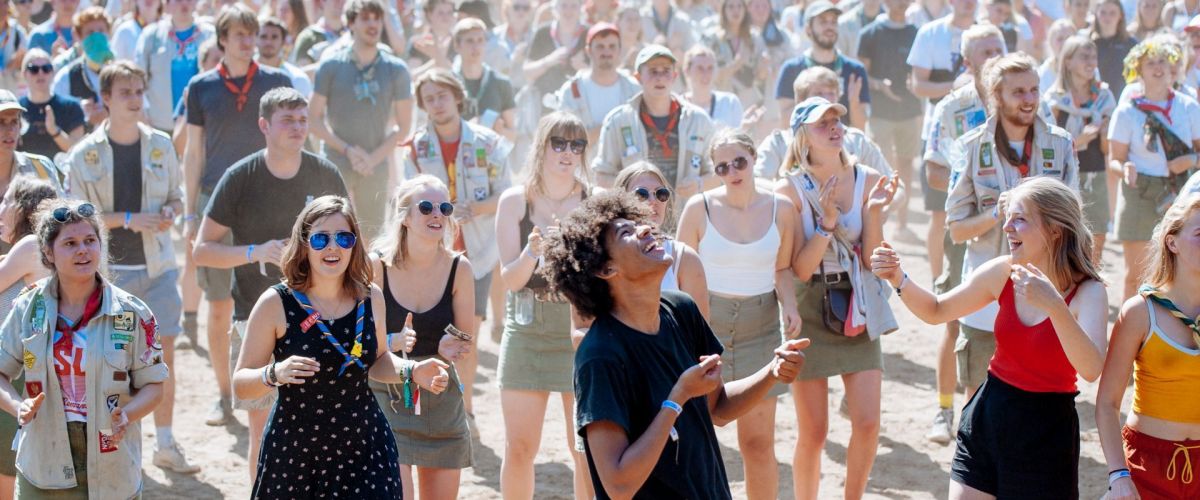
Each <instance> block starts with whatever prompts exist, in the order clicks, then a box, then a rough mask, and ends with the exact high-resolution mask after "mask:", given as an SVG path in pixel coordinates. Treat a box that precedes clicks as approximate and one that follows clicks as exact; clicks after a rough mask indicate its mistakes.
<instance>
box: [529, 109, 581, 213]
mask: <svg viewBox="0 0 1200 500" xmlns="http://www.w3.org/2000/svg"><path fill="white" fill-rule="evenodd" d="M551 137H562V138H564V139H566V140H568V141H573V140H575V139H585V140H586V139H587V127H584V126H583V122H582V121H581V120H580V119H579V117H577V116H575V115H574V114H571V113H568V112H565V111H555V112H553V113H550V114H548V115H546V116H543V117H542V119H541V120H539V121H538V128H537V133H536V134H535V135H534V136H533V149H531V150H530V151H531V152H532V154H530V155H529V160H528V163H526V165H525V196H526V197H529V196H530V195H533V194H540V195H544V194H546V182H545V179H544V178H543V177H542V163H544V162H545V161H546V147H547V146H549V145H550V138H551ZM589 146H592V145H591V144H589ZM591 178H592V171H591V170H590V169H589V168H588V164H587V148H584V151H583V154H581V155H579V171H578V172H576V174H575V179H576V180H577V181H578V182H579V183H580V184H582V185H583V188H584V190H585V191H586V190H587V188H588V187H589V186H591Z"/></svg>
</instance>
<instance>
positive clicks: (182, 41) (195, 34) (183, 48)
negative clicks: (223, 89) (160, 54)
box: [171, 25, 224, 77]
mask: <svg viewBox="0 0 1200 500" xmlns="http://www.w3.org/2000/svg"><path fill="white" fill-rule="evenodd" d="M199 37H200V30H199V29H197V28H196V26H195V25H192V34H191V35H189V36H188V37H187V38H179V32H177V31H175V30H171V39H172V40H174V41H175V44H176V45H178V46H179V51H178V52H176V53H175V57H176V58H178V57H183V54H184V53H185V52H187V49H188V46H190V45H191V44H192V43H193V42H195V41H196V39H197V38H199ZM222 66H223V65H222ZM221 76H222V77H224V74H222V75H221Z"/></svg>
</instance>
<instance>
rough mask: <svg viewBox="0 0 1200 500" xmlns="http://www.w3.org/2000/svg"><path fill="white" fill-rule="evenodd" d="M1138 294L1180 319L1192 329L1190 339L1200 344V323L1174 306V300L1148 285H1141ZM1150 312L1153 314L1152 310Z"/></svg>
mask: <svg viewBox="0 0 1200 500" xmlns="http://www.w3.org/2000/svg"><path fill="white" fill-rule="evenodd" d="M1138 294H1140V295H1141V296H1143V297H1145V298H1146V300H1149V301H1153V302H1154V303H1155V304H1157V305H1159V306H1161V307H1162V308H1163V309H1166V310H1167V312H1169V313H1171V316H1174V317H1176V318H1179V321H1182V322H1183V324H1184V325H1185V326H1187V327H1188V329H1190V330H1191V331H1192V340H1194V341H1195V342H1196V344H1197V345H1200V324H1197V323H1196V319H1197V318H1192V317H1190V316H1188V315H1187V314H1184V312H1183V311H1180V310H1179V306H1176V305H1175V303H1174V302H1171V299H1168V298H1167V296H1166V294H1164V293H1163V292H1162V291H1161V290H1159V289H1157V288H1154V287H1152V286H1150V285H1142V286H1141V288H1138ZM1151 314H1153V311H1152V312H1151Z"/></svg>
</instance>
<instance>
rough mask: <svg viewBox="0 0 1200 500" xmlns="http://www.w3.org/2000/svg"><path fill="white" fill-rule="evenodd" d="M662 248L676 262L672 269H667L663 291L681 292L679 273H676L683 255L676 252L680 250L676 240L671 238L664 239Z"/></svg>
mask: <svg viewBox="0 0 1200 500" xmlns="http://www.w3.org/2000/svg"><path fill="white" fill-rule="evenodd" d="M662 247H663V250H664V251H666V252H667V254H668V255H671V256H673V257H675V261H674V262H672V263H671V267H669V268H667V274H664V275H663V279H662V286H661V289H662V290H679V273H678V272H677V271H676V268H678V267H679V259H681V258H682V253H677V252H676V250H678V249H679V248H678V247H676V246H675V240H673V239H671V238H664V239H663V240H662Z"/></svg>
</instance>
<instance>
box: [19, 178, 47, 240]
mask: <svg viewBox="0 0 1200 500" xmlns="http://www.w3.org/2000/svg"><path fill="white" fill-rule="evenodd" d="M8 192H9V193H12V200H13V205H14V206H15V208H16V209H17V214H16V224H15V227H13V241H12V242H13V244H16V243H17V241H19V240H20V239H21V238H24V237H26V236H28V235H31V234H33V231H34V226H35V224H36V223H37V221H36V220H35V218H34V215H35V214H36V213H37V210H38V206H39V205H41V204H42V202H44V201H46V200H53V199H55V198H58V192H57V191H55V190H54V186H51V185H50V183H49V182H46V181H44V180H41V179H38V178H36V177H34V176H31V175H18V176H16V177H15V178H13V180H12V183H11V184H9V185H8Z"/></svg>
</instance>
